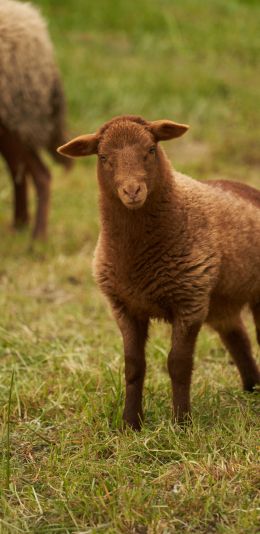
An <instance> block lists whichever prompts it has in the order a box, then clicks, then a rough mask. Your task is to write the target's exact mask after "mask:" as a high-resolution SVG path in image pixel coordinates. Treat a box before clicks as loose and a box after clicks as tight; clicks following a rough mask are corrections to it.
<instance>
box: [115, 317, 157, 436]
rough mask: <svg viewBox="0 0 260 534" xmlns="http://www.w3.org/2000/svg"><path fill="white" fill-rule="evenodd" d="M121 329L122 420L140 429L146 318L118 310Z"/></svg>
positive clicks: (146, 329) (147, 324)
mask: <svg viewBox="0 0 260 534" xmlns="http://www.w3.org/2000/svg"><path fill="white" fill-rule="evenodd" d="M116 316H117V317H116V318H117V323H118V325H119V328H120V330H121V334H122V337H123V343H124V355H125V381H126V397H125V408H124V413H123V421H124V424H125V425H129V426H130V427H132V428H133V429H134V430H140V428H141V424H142V420H143V409H142V393H143V383H144V376H145V343H146V340H147V336H148V326H149V321H148V320H143V321H141V320H139V319H137V318H136V317H131V316H130V315H129V314H128V313H126V312H125V311H124V312H122V311H121V310H120V315H118V314H116Z"/></svg>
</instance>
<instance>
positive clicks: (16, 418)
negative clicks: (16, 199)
mask: <svg viewBox="0 0 260 534" xmlns="http://www.w3.org/2000/svg"><path fill="white" fill-rule="evenodd" d="M35 3H36V4H38V5H39V6H40V7H41V8H42V11H43V13H44V14H45V15H46V17H47V19H48V21H49V26H50V31H51V34H52V37H53V41H54V43H55V48H56V51H57V58H58V61H59V64H60V67H61V70H62V73H63V78H64V83H65V88H66V93H67V96H68V113H69V122H70V130H71V133H72V135H77V134H81V133H90V132H92V131H95V129H96V128H97V127H98V126H99V125H100V124H102V122H104V121H105V120H108V119H109V118H111V117H112V116H113V115H116V114H121V113H135V114H142V115H144V116H145V117H146V118H148V119H149V118H151V119H160V118H169V119H173V120H176V121H179V122H185V123H189V124H190V125H191V129H190V131H189V133H188V134H186V136H184V137H183V138H182V139H180V140H176V141H175V142H170V143H168V144H167V145H166V144H165V148H166V149H167V153H168V155H169V157H170V158H171V160H172V161H173V164H174V165H175V167H176V168H178V170H180V171H182V172H187V173H189V174H191V175H193V176H194V177H195V178H202V179H204V178H216V177H221V178H223V177H224V178H229V179H239V180H241V181H244V182H246V183H250V184H252V185H255V186H257V187H259V186H260V180H259V167H260V157H259V134H260V116H259V114H260V93H259V83H260V75H259V69H258V62H259V49H260V32H259V15H260V5H259V2H257V1H249V0H248V1H245V0H244V1H242V0H240V1H239V0H230V1H229V2H226V1H224V0H211V2H202V1H199V0H182V2H173V1H170V0H161V1H159V0H158V1H157V2H156V1H155V0H139V1H138V3H135V2H132V1H131V0H124V1H123V0H114V1H113V2H109V1H107V0H100V1H99V2H89V1H85V0H73V1H72V0H67V1H66V2H52V1H51V0H38V1H37V2H35ZM48 161H49V163H50V164H51V162H50V160H48ZM51 167H52V171H53V197H52V206H51V216H50V224H49V228H50V231H49V240H48V243H47V245H38V246H36V247H34V248H33V249H32V247H31V242H30V234H29V232H24V233H19V234H14V233H13V231H12V229H11V224H10V222H11V208H12V201H11V183H10V181H9V179H8V176H7V173H6V171H5V168H4V165H3V163H2V162H1V163H0V227H1V228H2V234H1V235H2V238H1V242H0V256H1V264H0V289H1V291H0V358H1V370H0V374H1V382H0V404H1V410H0V421H1V428H0V435H1V452H2V457H1V463H0V477H1V481H2V482H1V484H0V532H3V533H16V532H18V533H19V532H21V533H26V532H33V533H37V534H38V533H44V534H45V533H46V534H47V533H58V532H60V533H78V534H79V533H83V532H84V533H101V532H106V533H108V534H112V533H117V532H124V533H148V534H153V533H154V534H157V533H158V534H168V533H172V532H173V533H174V532H176V533H185V534H188V533H198V534H209V533H219V534H254V533H255V534H256V532H257V531H258V529H257V513H258V512H259V493H257V484H258V487H259V478H258V476H257V452H259V449H257V435H258V430H259V426H258V418H257V415H258V414H257V410H258V413H259V401H258V397H257V393H253V394H251V395H250V394H246V393H243V392H242V390H241V385H240V380H239V376H238V373H237V370H236V368H235V367H234V365H232V364H231V362H230V359H229V357H228V355H227V354H226V352H225V350H224V349H223V347H222V346H221V344H220V341H219V340H218V338H217V336H216V335H215V334H214V333H213V332H211V331H210V330H207V329H204V330H203V331H202V332H201V334H200V337H199V341H198V345H197V350H196V357H195V369H194V375H193V385H192V405H193V419H192V423H191V424H190V426H188V427H187V428H179V427H178V426H176V425H173V424H172V423H171V394H170V382H169V378H168V374H167V370H166V357H167V352H168V349H169V341H170V336H169V334H170V331H169V327H168V326H165V325H163V324H154V325H153V328H152V332H151V338H150V342H149V347H148V357H147V361H148V372H147V380H146V385H145V415H146V418H145V425H144V428H143V430H142V432H141V433H139V434H135V433H133V432H132V431H130V430H129V431H128V432H127V433H121V432H120V426H121V415H122V407H123V396H124V381H123V358H122V343H121V339H120V336H119V333H118V331H117V328H116V326H115V324H114V321H113V319H112V317H111V314H110V312H109V310H108V307H107V304H106V303H105V301H104V300H103V298H102V297H101V295H100V293H99V291H98V290H97V288H96V285H95V283H94V281H93V278H92V274H91V262H92V256H93V250H94V247H95V243H96V239H97V235H98V226H99V222H98V221H99V218H98V206H97V185H96V180H95V158H89V159H88V160H87V159H86V160H84V161H82V162H79V163H77V165H76V166H75V167H74V169H73V171H72V172H71V173H70V174H64V172H63V170H62V169H61V168H59V167H58V166H56V165H53V164H51ZM33 204H34V195H33V194H32V192H31V208H32V209H33ZM238 224H239V221H238ZM245 318H246V321H247V325H248V328H249V331H250V334H251V338H252V342H253V347H254V352H255V354H256V356H258V357H259V349H257V345H256V340H255V333H254V328H253V323H252V320H251V317H250V316H249V315H247V314H246V316H245Z"/></svg>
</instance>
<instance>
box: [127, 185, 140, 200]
mask: <svg viewBox="0 0 260 534" xmlns="http://www.w3.org/2000/svg"><path fill="white" fill-rule="evenodd" d="M140 189H141V188H140V185H135V186H129V187H128V188H126V187H123V192H124V193H125V195H127V196H128V197H129V198H130V199H131V200H134V199H135V197H136V196H137V195H138V193H139V191H140Z"/></svg>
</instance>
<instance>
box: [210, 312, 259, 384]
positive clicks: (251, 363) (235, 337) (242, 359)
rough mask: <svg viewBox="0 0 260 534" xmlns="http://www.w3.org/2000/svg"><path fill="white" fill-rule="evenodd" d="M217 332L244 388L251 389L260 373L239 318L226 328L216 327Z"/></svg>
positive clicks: (257, 381) (257, 382) (256, 382)
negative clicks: (230, 356)
mask: <svg viewBox="0 0 260 534" xmlns="http://www.w3.org/2000/svg"><path fill="white" fill-rule="evenodd" d="M218 333H219V335H220V337H221V339H222V341H223V343H224V345H225V347H226V348H227V349H228V351H229V352H230V354H231V355H232V357H233V359H234V361H235V363H236V365H237V367H238V370H239V373H240V376H241V379H242V383H243V387H244V390H245V391H253V388H254V386H256V385H257V384H259V383H260V373H259V370H258V368H257V365H256V362H255V360H254V358H253V356H252V350H251V344H250V340H249V337H248V335H247V332H246V329H245V327H244V325H243V322H242V320H241V318H239V319H238V320H237V321H236V322H235V323H233V325H232V327H231V326H230V327H229V328H228V329H227V328H225V329H218Z"/></svg>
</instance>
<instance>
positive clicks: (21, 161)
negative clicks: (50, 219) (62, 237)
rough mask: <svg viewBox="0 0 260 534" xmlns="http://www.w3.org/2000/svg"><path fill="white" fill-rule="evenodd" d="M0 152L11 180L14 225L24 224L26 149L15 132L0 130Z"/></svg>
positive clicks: (26, 218)
mask: <svg viewBox="0 0 260 534" xmlns="http://www.w3.org/2000/svg"><path fill="white" fill-rule="evenodd" d="M0 152H1V153H2V155H3V157H4V159H5V161H6V164H7V167H8V169H9V171H10V174H11V177H12V182H13V195H14V202H13V205H14V211H13V213H14V215H13V220H14V227H15V228H21V227H23V226H26V225H27V224H28V221H29V215H28V202H27V179H26V174H27V168H26V150H25V148H24V146H23V144H22V142H21V141H20V139H19V138H18V136H16V135H15V134H13V133H11V132H9V131H8V130H3V129H2V130H1V131H0Z"/></svg>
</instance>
